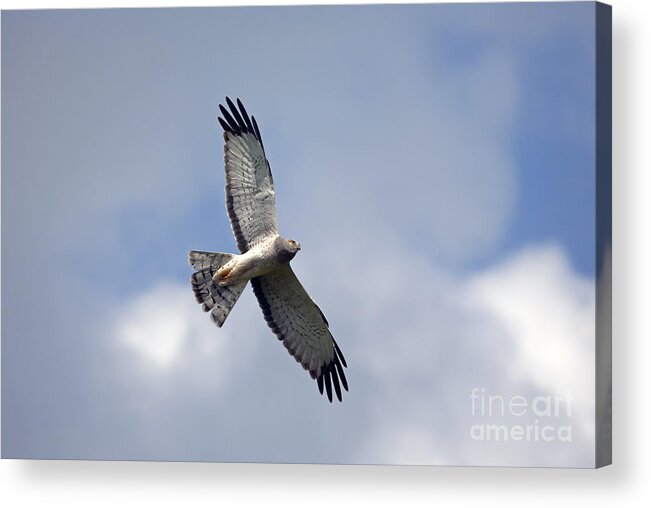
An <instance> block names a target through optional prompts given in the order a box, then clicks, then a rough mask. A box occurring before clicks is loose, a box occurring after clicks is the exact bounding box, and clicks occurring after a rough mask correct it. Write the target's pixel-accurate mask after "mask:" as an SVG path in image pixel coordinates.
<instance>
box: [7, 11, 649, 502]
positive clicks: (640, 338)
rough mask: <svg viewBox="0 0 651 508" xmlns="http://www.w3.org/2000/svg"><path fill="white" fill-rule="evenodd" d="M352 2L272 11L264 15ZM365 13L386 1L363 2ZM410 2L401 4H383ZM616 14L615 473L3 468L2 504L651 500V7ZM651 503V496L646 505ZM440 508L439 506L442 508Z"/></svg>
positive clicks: (73, 465)
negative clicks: (368, 6)
mask: <svg viewBox="0 0 651 508" xmlns="http://www.w3.org/2000/svg"><path fill="white" fill-rule="evenodd" d="M306 3H307V4H312V3H322V4H323V3H328V4H335V3H350V2H342V1H336V0H330V1H321V2H314V1H303V2H295V1H287V0H285V1H276V2H274V1H265V0H256V1H254V2H251V4H255V5H274V4H276V5H277V4H306ZM355 3H378V2H367V1H362V0H360V1H358V2H355ZM382 3H400V2H396V1H394V2H382ZM612 4H613V20H614V30H613V55H614V58H613V60H614V65H613V91H614V92H613V93H614V100H613V109H614V115H613V142H614V155H613V157H614V159H613V168H614V177H613V188H614V189H613V203H614V207H613V208H614V215H613V221H614V227H613V236H614V238H613V246H614V247H613V253H614V254H613V264H614V267H613V268H614V270H613V271H614V285H613V351H614V365H613V374H614V394H613V400H614V446H613V448H614V454H613V456H614V463H615V464H614V465H613V466H610V467H607V468H605V469H601V470H598V471H590V470H563V469H545V470H543V469H507V468H451V467H421V466H413V467H384V466H294V465H256V464H198V463H194V464H191V463H147V462H81V461H80V462H74V461H51V462H47V461H8V460H3V461H1V462H0V505H2V506H8V507H9V506H10V507H14V506H37V505H39V506H40V505H46V506H49V507H52V506H59V505H61V506H67V507H76V506H83V507H86V506H89V505H91V504H92V506H99V507H102V506H111V507H115V506H121V505H122V506H131V505H142V506H152V505H156V506H160V507H166V506H174V507H178V506H196V505H210V506H220V505H223V506H227V507H231V506H241V505H245V506H259V505H262V504H264V505H265V506H272V507H273V506H283V507H290V506H302V507H305V506H309V507H318V506H328V507H330V508H331V507H333V506H342V505H343V506H356V505H357V506H368V505H371V504H373V505H374V506H396V505H398V506H400V507H402V506H405V505H407V506H417V505H423V504H427V505H428V506H429V505H433V506H437V505H438V506H444V507H448V506H455V505H469V506H484V505H499V506H500V507H508V506H527V507H532V506H548V505H549V504H552V505H560V506H569V505H570V504H574V503H577V502H578V503H579V504H581V505H586V504H590V505H591V506H595V507H596V506H614V505H617V506H619V505H622V506H639V505H640V504H641V503H642V500H643V499H645V498H646V500H647V501H646V502H648V498H649V496H648V494H649V491H650V490H651V489H650V487H649V483H650V482H649V478H651V474H650V470H649V469H650V468H649V466H648V462H649V460H648V459H649V458H651V457H648V455H649V452H650V451H651V449H650V447H649V443H650V438H649V435H650V434H651V430H650V428H649V423H650V422H651V411H650V410H649V407H650V405H651V397H650V396H649V393H648V390H649V388H651V379H650V375H649V372H651V369H650V368H649V366H648V365H647V364H646V362H647V361H649V360H651V330H650V328H649V322H650V320H649V319H648V316H649V314H650V312H651V311H650V309H649V305H650V303H651V299H650V298H649V296H648V291H647V290H646V287H647V286H649V283H651V278H650V277H649V275H650V273H649V272H650V268H649V267H650V266H651V264H650V262H649V260H651V248H650V246H651V243H650V241H649V233H650V232H651V227H649V219H648V218H649V217H651V209H650V208H651V205H650V203H651V199H649V194H650V192H649V190H650V189H651V178H650V176H649V175H650V174H651V158H650V157H649V153H650V151H651V150H650V148H649V130H648V129H647V130H645V127H647V125H646V124H647V123H648V119H649V113H650V111H649V93H648V91H649V90H651V80H650V79H649V64H648V62H649V54H651V46H650V44H649V39H650V38H651V31H650V30H649V27H648V25H647V22H648V21H649V20H650V17H649V11H650V9H649V3H648V2H647V1H646V0H612ZM182 5H197V6H199V5H249V4H248V3H246V2H237V1H233V0H231V1H221V2H215V1H212V2H210V1H201V0H194V1H192V2H179V1H164V0H158V1H142V0H141V1H138V2H126V1H106V0H104V1H101V2H100V1H86V2H84V1H79V0H78V1H71V0H67V1H44V0H40V1H35V0H27V1H22V2H21V1H17V0H15V1H9V0H0V7H1V8H2V9H16V8H20V9H24V8H54V7H66V8H70V7H120V6H129V7H134V6H182ZM645 494H647V495H646V496H645ZM435 503H436V504H435Z"/></svg>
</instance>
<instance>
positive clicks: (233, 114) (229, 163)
mask: <svg viewBox="0 0 651 508" xmlns="http://www.w3.org/2000/svg"><path fill="white" fill-rule="evenodd" d="M226 103H227V105H228V107H229V108H230V112H229V111H228V110H227V109H226V108H225V107H224V106H223V105H221V104H220V106H219V109H220V111H221V113H222V115H223V118H221V117H220V118H219V123H220V124H221V126H222V127H223V129H224V142H225V144H224V169H225V173H226V210H227V211H228V218H229V219H230V221H231V227H232V228H233V234H234V235H235V240H236V242H237V247H238V249H239V250H240V252H246V251H247V250H249V249H250V248H251V247H252V246H253V245H255V244H256V243H259V242H261V241H262V240H264V239H266V238H268V237H270V236H274V235H277V234H278V224H277V222H276V197H275V192H274V182H273V177H272V175H271V168H270V166H269V161H268V160H267V157H266V156H265V153H264V147H263V145H262V137H261V136H260V130H259V129H258V124H257V123H256V121H255V117H251V118H249V115H248V113H247V112H246V109H244V105H243V104H242V102H241V101H240V100H239V99H237V107H236V106H235V104H233V101H231V100H230V99H229V98H228V97H227V98H226Z"/></svg>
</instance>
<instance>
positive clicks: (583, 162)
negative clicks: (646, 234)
mask: <svg viewBox="0 0 651 508" xmlns="http://www.w3.org/2000/svg"><path fill="white" fill-rule="evenodd" d="M593 22H594V4H592V3H589V2H586V3H563V4H560V3H559V4H532V5H526V4H492V5H491V4H488V5H421V6H381V7H380V6H370V7H350V6H349V7H291V8H219V9H160V10H142V9H135V10H120V9H116V10H92V11H90V10H89V11H75V10H69V11H30V12H27V11H24V12H20V11H17V12H3V14H2V76H3V78H2V97H3V103H2V106H3V107H2V147H3V151H2V268H3V270H2V274H3V281H2V296H3V311H4V312H3V322H2V332H3V333H2V346H3V355H2V358H3V360H2V362H3V364H2V367H3V369H2V372H3V383H2V386H3V388H2V401H3V402H2V404H3V411H2V429H3V430H2V450H3V456H9V457H34V458H36V457H47V458H131V459H138V458H143V459H166V460H229V461H239V460H244V461H288V462H311V461H325V462H398V463H414V462H416V463H418V462H425V463H445V464H460V463H468V464H471V463H474V464H502V463H506V462H509V463H514V464H519V465H550V464H564V465H579V466H583V465H586V464H589V463H590V461H591V460H592V453H593V451H592V448H591V446H592V441H591V440H592V436H591V434H590V418H591V414H592V411H593V407H592V406H591V404H592V402H591V400H590V397H589V394H590V393H591V390H592V389H593V387H592V385H591V384H590V383H591V382H592V379H593V371H592V370H591V369H593V365H592V363H591V358H593V354H594V352H593V351H592V350H591V344H592V342H591V340H593V338H592V339H591V337H592V335H591V333H592V332H591V329H590V326H591V323H592V326H594V302H593V297H592V296H593V292H594V287H593V285H594V272H595V262H594V242H595V237H594V227H593V224H594V176H593V171H594V169H593V168H594V155H593V153H594V130H595V129H594V125H595V124H594V107H593V105H594V97H595V96H594V89H593V85H594V83H593V81H594V26H593ZM225 95H230V96H232V97H236V96H238V97H241V98H242V99H243V101H244V102H245V104H246V106H247V108H248V109H249V111H250V112H251V113H253V114H254V115H255V116H256V118H257V119H258V121H259V123H260V127H261V130H262V136H263V138H264V140H265V146H266V149H267V155H268V157H269V158H270V161H271V165H272V168H273V170H274V176H275V180H276V182H275V183H276V194H277V204H278V216H279V221H280V227H281V230H282V232H283V234H285V235H286V236H289V237H293V238H296V239H298V240H299V241H300V242H301V244H302V246H303V250H302V251H301V253H300V256H298V257H297V258H296V260H295V261H294V263H293V264H294V267H295V269H296V271H297V273H298V274H299V276H300V278H301V279H302V280H303V282H304V283H305V285H306V287H307V288H308V290H309V291H310V293H311V294H312V296H313V297H314V298H315V299H316V300H317V301H318V302H319V303H320V305H321V307H322V308H323V310H324V312H325V313H326V315H327V316H328V318H329V321H330V322H331V324H332V328H333V333H334V334H335V337H337V340H338V342H339V344H340V345H341V346H342V349H343V350H344V353H345V354H346V357H347V359H348V360H349V363H350V369H349V371H350V376H349V380H350V382H351V392H350V394H349V396H348V398H347V399H345V401H344V403H343V404H341V405H333V406H331V405H330V404H327V403H324V400H322V398H321V397H319V396H318V392H316V387H315V386H314V383H313V382H312V381H311V380H310V379H309V376H307V375H306V374H305V373H304V372H303V371H302V370H301V369H300V368H299V367H298V366H297V364H295V362H294V361H293V360H292V359H291V358H290V357H289V356H288V355H287V353H286V352H285V351H284V349H283V348H282V347H281V345H280V344H278V343H277V341H276V339H275V338H274V337H273V335H272V334H271V332H270V331H269V330H268V329H267V328H266V326H265V324H264V321H263V319H262V316H261V314H260V311H259V309H258V308H257V304H256V302H255V300H254V298H253V295H252V294H251V292H250V291H247V294H245V295H244V296H243V297H242V299H241V301H240V302H239V303H238V306H237V308H236V309H235V310H234V311H233V314H232V315H231V316H230V317H229V319H228V321H227V323H226V325H225V327H224V328H223V329H220V330H218V329H215V328H214V327H213V325H212V324H211V323H210V322H209V320H208V319H207V318H206V316H205V315H203V314H202V313H201V312H200V309H199V308H198V307H197V306H196V305H195V303H194V300H193V297H192V294H191V291H190V288H189V285H188V282H187V281H188V278H189V275H190V269H189V267H188V266H187V265H186V254H187V251H188V250H189V249H206V250H222V251H234V250H235V244H234V240H233V239H232V235H231V232H230V226H229V224H228V221H227V217H226V213H225V209H224V204H223V185H224V182H223V165H222V164H223V162H222V161H223V152H222V140H221V133H220V128H219V125H218V124H217V122H216V115H217V111H218V104H219V102H220V101H222V100H223V97H224V96H225ZM326 266H327V267H328V269H327V270H326V269H325V268H324V267H326ZM505 288H506V289H508V291H506V292H505ZM518 302H529V303H530V305H529V307H528V309H529V311H527V312H528V313H524V314H523V313H521V312H519V310H518V309H519V307H518ZM532 309H535V310H532ZM550 321H552V322H554V323H555V324H554V326H549V325H548V323H549V322H550ZM541 324H542V326H543V327H548V328H547V329H548V333H547V335H545V336H540V334H539V330H540V328H541ZM550 352H551V353H550ZM591 355H592V356H591ZM545 358H546V359H545ZM550 379H551V381H550ZM475 386H482V387H487V388H490V389H491V390H492V392H493V393H504V394H505V395H507V394H514V393H524V394H530V395H531V396H533V395H534V394H536V393H548V392H551V393H555V392H557V391H561V390H564V389H571V390H572V392H573V393H575V394H576V395H577V396H579V402H578V404H579V406H578V407H579V409H577V412H576V415H575V418H576V423H575V425H576V427H577V429H578V430H577V431H576V438H575V440H574V441H573V442H572V443H571V444H565V443H560V444H559V443H555V444H554V445H550V446H547V447H542V446H540V444H539V443H534V444H527V445H523V444H522V443H517V444H514V443H508V444H501V445H500V444H495V443H479V445H478V443H476V442H470V441H469V439H468V432H467V428H468V426H469V425H471V424H472V420H471V419H469V418H470V417H469V415H468V407H467V400H468V393H469V390H470V389H471V388H472V387H475ZM580 396H582V397H583V398H582V399H581V397H580Z"/></svg>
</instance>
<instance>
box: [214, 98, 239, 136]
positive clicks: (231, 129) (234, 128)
mask: <svg viewBox="0 0 651 508" xmlns="http://www.w3.org/2000/svg"><path fill="white" fill-rule="evenodd" d="M219 111H221V112H222V116H223V117H224V120H226V123H227V124H228V127H229V128H228V132H232V133H233V134H236V135H240V134H241V133H242V129H240V127H239V125H237V122H236V121H235V119H234V118H233V117H232V116H231V114H230V113H229V112H228V110H227V109H226V108H225V107H224V106H223V105H221V104H220V105H219ZM223 126H224V124H223V123H222V127H223Z"/></svg>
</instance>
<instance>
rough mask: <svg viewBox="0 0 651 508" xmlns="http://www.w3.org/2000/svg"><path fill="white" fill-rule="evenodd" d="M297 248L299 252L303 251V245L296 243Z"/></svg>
mask: <svg viewBox="0 0 651 508" xmlns="http://www.w3.org/2000/svg"><path fill="white" fill-rule="evenodd" d="M296 248H297V249H298V250H301V244H300V243H298V242H297V243H296Z"/></svg>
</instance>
